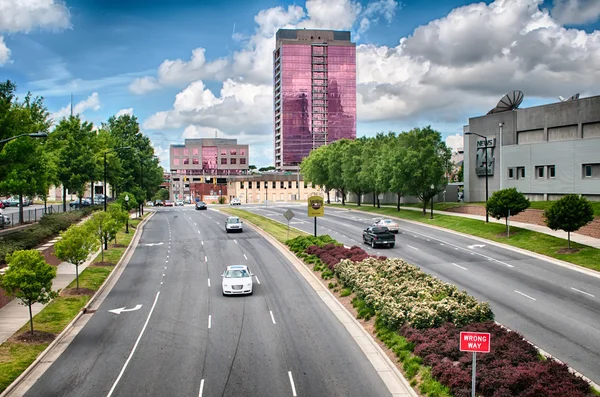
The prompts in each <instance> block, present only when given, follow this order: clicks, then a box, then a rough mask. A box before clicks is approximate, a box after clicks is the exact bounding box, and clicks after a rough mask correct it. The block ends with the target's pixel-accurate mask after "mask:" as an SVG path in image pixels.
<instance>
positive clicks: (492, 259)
mask: <svg viewBox="0 0 600 397" xmlns="http://www.w3.org/2000/svg"><path fill="white" fill-rule="evenodd" d="M490 260H491V261H493V262H498V263H502V264H503V265H506V266H508V267H514V266H513V265H510V264H508V263H506V262H502V261H499V260H498V259H494V258H490Z"/></svg>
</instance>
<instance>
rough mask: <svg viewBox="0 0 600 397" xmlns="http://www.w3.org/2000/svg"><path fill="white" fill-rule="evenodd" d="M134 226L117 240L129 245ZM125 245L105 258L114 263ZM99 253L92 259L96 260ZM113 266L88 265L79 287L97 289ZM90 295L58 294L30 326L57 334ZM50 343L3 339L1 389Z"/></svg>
mask: <svg viewBox="0 0 600 397" xmlns="http://www.w3.org/2000/svg"><path fill="white" fill-rule="evenodd" d="M140 221H141V220H131V221H130V222H129V226H130V228H131V225H134V226H137V225H138V224H139V223H140ZM134 232H135V229H134V230H130V233H129V234H126V233H125V229H123V230H122V231H120V232H119V233H118V234H117V241H118V243H119V244H123V245H129V243H130V242H131V240H132V239H133V233H134ZM124 252H125V247H114V248H111V246H110V244H109V249H108V250H107V251H106V252H105V253H104V255H105V258H104V259H105V260H106V261H110V262H113V263H117V262H118V261H119V259H120V258H121V256H122V255H123V253H124ZM99 257H100V256H98V257H97V258H96V260H95V261H94V262H97V261H99V259H98V258H99ZM113 268H114V267H113V266H101V267H87V268H86V269H85V270H84V271H83V272H81V274H80V275H79V287H80V288H89V289H91V290H94V291H97V290H98V289H99V288H100V286H101V285H102V283H104V280H106V278H107V277H108V275H109V274H110V272H111V271H112V270H113ZM67 288H75V280H73V281H72V282H71V284H69V285H68V287H67ZM90 299H91V297H90V296H87V295H82V296H59V297H58V298H56V299H54V300H53V301H52V302H50V303H49V304H48V305H46V307H44V308H43V309H42V311H40V312H39V313H38V314H36V315H35V316H34V317H33V329H34V330H35V331H45V332H51V333H54V334H59V333H60V332H62V331H63V330H64V329H65V327H66V326H67V325H68V324H69V323H70V322H71V321H72V320H73V319H74V318H75V316H77V314H78V313H79V312H80V311H81V309H82V308H83V307H84V306H85V305H86V304H87V303H88V302H89V300H90ZM29 328H30V324H29V321H28V322H27V324H25V325H24V326H23V327H21V329H20V330H19V331H17V334H19V333H22V332H26V331H29ZM48 345H49V343H31V344H27V343H14V342H8V341H7V342H5V343H3V344H1V345H0V393H2V391H4V390H5V389H6V388H7V387H8V386H9V385H10V384H11V383H12V382H13V381H14V380H15V379H16V378H17V377H19V375H21V373H23V371H25V370H26V369H27V367H29V365H31V363H33V361H35V359H36V358H37V357H38V356H39V355H40V353H41V352H43V351H44V350H45V349H46V348H47V347H48Z"/></svg>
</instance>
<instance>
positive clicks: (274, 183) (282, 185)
mask: <svg viewBox="0 0 600 397" xmlns="http://www.w3.org/2000/svg"><path fill="white" fill-rule="evenodd" d="M264 183H265V189H268V188H269V181H264ZM260 185H261V181H256V188H257V189H260ZM285 185H286V183H285V181H279V188H280V189H285V188H286V186H285ZM294 185H295V186H294V188H295V189H298V181H294ZM307 187H308V184H307V183H306V182H304V188H305V189H306V188H307ZM240 188H241V189H244V188H245V185H244V182H243V181H242V182H240ZM271 188H272V189H277V181H271ZM287 188H288V189H292V181H287ZM248 189H252V181H249V182H248Z"/></svg>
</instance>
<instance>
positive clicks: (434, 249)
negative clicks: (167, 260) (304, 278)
mask: <svg viewBox="0 0 600 397" xmlns="http://www.w3.org/2000/svg"><path fill="white" fill-rule="evenodd" d="M241 208H242V209H246V210H250V211H252V212H255V213H257V214H260V215H263V216H266V217H269V218H271V219H274V220H277V221H279V222H282V223H287V222H286V220H285V218H284V217H283V213H284V212H285V211H286V210H287V209H288V208H291V209H292V211H293V212H294V213H295V217H294V218H293V219H292V220H291V222H290V226H293V227H296V228H298V229H301V230H304V231H306V232H309V233H311V234H312V233H313V232H314V223H313V220H314V218H310V219H309V218H308V216H307V209H306V206H305V205H286V204H283V203H278V204H269V205H268V206H265V205H243V206H242V207H241ZM376 218H377V215H376V214H367V213H361V212H356V211H349V210H348V209H342V208H340V209H337V208H331V207H326V208H325V216H324V217H322V218H318V220H317V233H318V234H319V235H321V234H329V235H330V236H331V237H333V238H334V239H336V240H337V241H339V242H340V243H343V244H346V245H359V246H362V247H363V248H364V249H365V250H366V251H367V252H369V253H372V254H375V253H376V254H378V255H385V256H388V257H400V258H403V259H405V260H406V261H407V262H409V263H413V264H416V265H418V266H419V267H420V268H421V269H422V270H423V271H425V272H427V273H429V274H432V275H434V276H436V277H438V278H440V279H442V280H444V281H447V282H450V283H452V284H454V285H457V286H458V287H459V288H461V289H464V290H466V291H468V292H469V293H470V294H471V295H473V296H475V297H476V298H478V299H479V300H483V301H489V302H490V304H491V306H492V310H493V311H494V313H495V315H496V321H498V322H499V323H501V324H503V325H504V326H506V327H508V328H510V329H512V330H515V331H518V332H520V333H521V334H523V335H524V336H525V338H526V339H528V340H529V341H531V342H532V343H534V344H536V345H537V346H539V347H540V348H542V349H543V350H545V351H547V352H548V353H550V354H552V355H553V356H555V357H557V358H558V359H559V360H561V361H563V362H566V363H567V364H569V365H570V366H571V367H573V368H574V369H576V370H577V371H579V372H581V373H583V374H584V375H586V376H587V377H589V378H590V379H592V380H593V381H594V382H596V383H600V366H599V365H598V363H600V278H598V277H593V276H590V275H588V274H585V273H582V272H578V271H576V270H573V269H571V268H567V267H562V266H559V265H556V264H554V263H550V262H547V261H543V260H540V259H537V258H534V257H531V256H528V255H524V254H520V253H517V252H515V251H512V250H508V249H504V248H501V247H497V246H494V245H488V244H484V243H481V242H480V241H477V240H473V239H470V238H467V237H462V236H459V235H456V234H452V233H450V232H446V231H441V230H437V229H433V228H428V227H427V226H422V225H415V224H412V223H408V222H402V221H400V222H399V224H400V229H401V230H400V232H399V234H398V235H396V246H395V247H394V248H391V249H390V248H376V249H372V248H371V247H370V246H367V245H364V244H363V243H362V231H363V230H364V229H365V228H366V227H367V226H369V225H370V224H372V223H373V220H374V219H376ZM492 344H493V341H492Z"/></svg>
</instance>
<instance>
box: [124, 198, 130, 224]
mask: <svg viewBox="0 0 600 397" xmlns="http://www.w3.org/2000/svg"><path fill="white" fill-rule="evenodd" d="M125 211H127V222H126V223H125V233H129V195H128V194H126V195H125Z"/></svg>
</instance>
